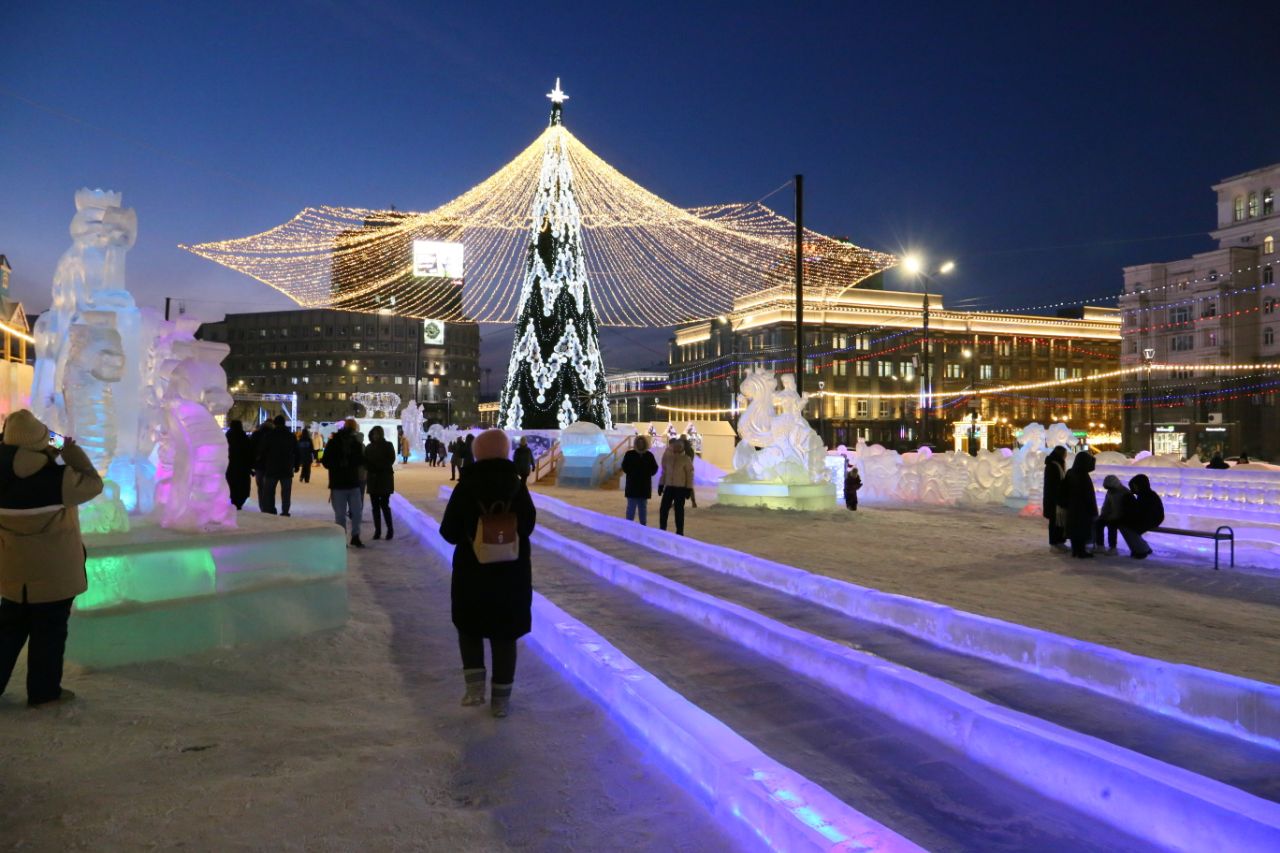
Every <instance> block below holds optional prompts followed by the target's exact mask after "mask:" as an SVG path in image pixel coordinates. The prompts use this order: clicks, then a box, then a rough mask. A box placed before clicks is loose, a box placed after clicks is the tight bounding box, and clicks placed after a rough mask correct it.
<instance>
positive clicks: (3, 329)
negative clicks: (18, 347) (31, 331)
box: [0, 323, 36, 344]
mask: <svg viewBox="0 0 1280 853" xmlns="http://www.w3.org/2000/svg"><path fill="white" fill-rule="evenodd" d="M0 334H8V335H13V336H14V337H15V338H17V339H18V340H21V341H26V342H27V343H29V344H34V343H35V342H36V339H35V338H33V337H32V336H31V335H28V334H27V333H26V332H24V331H22V330H21V329H16V328H14V327H13V326H10V325H9V324H8V323H0Z"/></svg>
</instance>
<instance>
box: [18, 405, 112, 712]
mask: <svg viewBox="0 0 1280 853" xmlns="http://www.w3.org/2000/svg"><path fill="white" fill-rule="evenodd" d="M59 455H61V456H62V462H63V464H62V465H59V464H58V462H57V457H58V456H59ZM101 493H102V478H101V477H99V476H98V472H97V471H95V470H94V469H93V463H91V462H90V461H89V457H88V456H86V455H85V452H84V451H83V450H81V449H80V448H79V447H78V446H76V443H75V441H74V440H73V439H70V438H68V439H67V440H66V443H65V445H64V446H63V448H62V450H61V451H59V450H56V449H54V448H53V447H50V445H49V429H48V427H46V426H45V425H44V424H42V423H41V422H40V421H39V419H38V418H36V416H35V415H33V414H31V412H29V411H27V410H26V409H19V410H18V411H16V412H14V413H13V414H11V415H9V417H8V419H7V420H6V421H5V423H4V441H3V444H0V692H3V690H4V689H5V687H7V686H8V684H9V676H11V675H12V674H13V667H14V665H15V664H16V663H17V661H18V654H19V653H20V652H21V651H22V647H23V646H24V645H25V646H27V704H28V705H31V706H33V707H34V706H39V705H46V704H49V703H52V702H59V701H66V700H69V699H73V698H74V697H75V694H73V693H72V692H71V691H70V690H63V689H62V656H63V652H64V651H65V649H66V644H67V620H68V619H69V618H70V616H71V602H72V601H73V600H74V599H75V597H76V596H77V595H79V594H80V593H82V592H84V591H85V589H87V588H88V585H89V584H88V578H87V576H86V575H85V550H84V543H83V541H82V540H81V538H80V516H79V513H78V512H77V510H76V507H77V506H78V505H80V504H83V503H87V502H89V501H91V500H93V499H94V498H95V497H97V496H98V495H99V494H101Z"/></svg>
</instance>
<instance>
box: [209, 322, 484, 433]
mask: <svg viewBox="0 0 1280 853" xmlns="http://www.w3.org/2000/svg"><path fill="white" fill-rule="evenodd" d="M200 337H201V338H202V339H204V340H209V341H220V342H222V343H225V344H227V345H228V346H230V347H231V354H230V355H228V356H227V359H226V361H224V362H223V367H224V368H225V369H226V371H227V381H228V382H229V384H230V385H231V388H232V391H233V393H234V392H235V391H237V390H243V391H249V392H255V393H282V394H288V393H292V392H297V394H298V412H299V414H298V417H299V418H300V419H301V420H303V421H305V422H307V423H310V422H311V421H322V422H323V421H334V420H338V419H341V418H344V417H347V416H349V415H353V414H355V415H359V416H364V415H365V414H366V413H365V412H364V411H363V410H361V409H359V408H358V407H357V406H356V405H355V404H354V403H352V402H351V395H352V394H354V393H357V392H377V391H389V392H392V393H394V394H397V395H399V397H400V399H401V400H402V401H403V402H408V401H409V400H412V399H414V396H415V395H414V382H415V377H417V381H418V388H419V393H418V395H417V399H418V400H419V402H421V403H423V404H424V411H425V413H426V422H427V423H442V422H444V421H445V419H446V417H448V418H449V419H450V420H451V421H452V422H454V423H457V424H460V425H468V426H469V425H471V424H474V423H477V422H478V414H479V413H478V411H477V403H478V400H479V391H480V367H479V359H480V331H479V327H478V326H476V324H475V323H439V322H438V321H423V320H418V319H415V318H412V317H399V316H394V315H391V314H366V313H362V312H356V311H330V310H322V309H316V310H295V311H267V312H260V313H254V314H228V315H227V317H226V319H224V320H222V321H221V322H218V323H205V324H204V325H203V326H201V327H200ZM237 416H240V417H247V418H250V419H252V417H253V416H252V414H250V413H248V412H246V411H243V410H242V411H240V412H237V411H236V410H234V409H233V410H232V413H231V417H237Z"/></svg>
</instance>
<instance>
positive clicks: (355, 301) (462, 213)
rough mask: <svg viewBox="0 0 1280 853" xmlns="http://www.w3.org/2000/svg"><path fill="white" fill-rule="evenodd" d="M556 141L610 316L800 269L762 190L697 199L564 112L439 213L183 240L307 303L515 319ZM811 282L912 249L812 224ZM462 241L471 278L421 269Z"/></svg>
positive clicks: (718, 298) (300, 218) (869, 269)
mask: <svg viewBox="0 0 1280 853" xmlns="http://www.w3.org/2000/svg"><path fill="white" fill-rule="evenodd" d="M548 147H555V148H557V149H559V150H562V151H563V152H564V153H565V156H566V158H567V162H568V164H569V168H570V169H571V170H572V172H573V175H574V180H575V201H576V204H577V206H578V209H579V210H580V213H581V224H582V242H583V247H584V253H583V260H584V262H585V264H586V274H587V276H588V277H589V278H590V279H591V280H592V282H593V297H594V299H595V309H596V314H597V318H598V321H599V322H600V323H602V324H604V325H610V326H644V327H649V326H672V325H676V324H679V323H684V322H689V321H691V320H695V319H701V318H705V317H709V316H715V315H717V314H720V313H723V312H724V311H726V310H729V309H730V308H731V307H732V303H733V299H734V298H735V297H738V296H744V295H747V294H750V293H755V292H758V291H761V290H765V289H768V288H770V287H777V286H780V285H785V284H789V283H790V282H792V281H793V279H794V270H795V256H794V251H795V234H794V226H793V225H792V223H791V222H789V221H788V220H787V219H785V218H784V217H782V216H779V215H778V214H776V213H774V212H773V211H770V210H769V209H768V208H766V207H764V206H763V205H761V204H758V203H751V204H722V205H715V206H711V207H701V208H694V209H691V210H685V209H681V208H678V207H675V206H674V205H671V204H669V203H668V202H666V201H664V200H662V199H661V198H659V197H658V196H656V195H654V194H653V193H651V192H649V191H648V190H646V189H644V188H643V187H641V186H639V185H638V184H636V183H635V182H633V181H631V180H630V179H628V178H626V177H625V176H623V175H622V174H621V173H619V172H618V171H617V170H616V169H614V168H613V167H612V166H610V165H609V164H608V163H606V162H605V161H604V160H602V159H600V158H599V157H598V156H596V155H595V154H594V153H593V152H592V151H591V150H590V149H588V148H587V147H586V146H585V145H583V144H582V143H581V142H579V141H578V139H577V138H576V137H575V136H574V135H573V134H572V133H570V132H569V131H568V130H567V129H566V128H565V127H564V126H563V124H560V123H555V124H552V125H551V126H550V127H548V128H547V129H546V130H545V131H543V133H542V134H541V135H540V136H539V137H538V138H537V139H536V140H534V141H533V143H532V144H531V145H529V146H528V147H527V148H525V149H524V150H523V151H522V152H520V153H519V154H518V155H517V156H516V157H515V159H513V160H512V161H511V162H509V163H508V164H507V165H506V166H504V167H503V168H501V169H499V170H498V171H497V172H496V173H494V174H493V175H492V176H490V177H489V178H488V179H486V180H485V181H483V182H481V183H480V184H478V185H476V186H475V187H473V188H472V189H470V190H468V191H467V192H465V193H463V194H462V195H460V196H458V197H457V198H455V199H454V200H452V201H450V202H447V203H446V204H443V205H441V206H440V207H438V208H436V209H435V210H432V211H428V212H425V213H408V212H403V211H386V210H371V209H364V208H351V207H310V208H307V209H305V210H303V211H302V212H300V213H299V214H297V215H296V216H295V217H294V218H293V219H291V220H289V221H288V222H286V223H283V224H281V225H278V226H276V227H275V228H271V229H269V230H267V231H264V232H262V233H260V234H255V235H251V236H248V237H240V238H236V239H231V240H220V241H212V242H206V243H200V244H196V245H183V246H182V248H184V249H186V250H187V251H190V252H192V253H194V254H197V255H200V256H201V257H204V258H208V259H209V260H212V261H215V262H217V263H220V264H222V265H224V266H227V267H229V268H231V269H234V270H237V271H239V272H242V273H244V274H245V275H249V276H252V277H253V278H256V279H258V280H259V281H262V282H263V283H265V284H267V285H270V286H271V287H274V288H276V289H277V290H279V291H281V292H283V293H285V294H286V295H288V296H289V297H290V298H292V299H293V300H294V301H295V302H297V303H298V304H299V305H303V306H306V307H324V308H336V309H343V310H353V311H365V312H377V311H380V310H387V309H389V310H392V311H394V312H395V313H396V314H400V315H405V316H416V317H432V318H435V319H441V320H447V321H448V320H463V319H466V320H474V321H478V322H498V323H501V322H512V321H514V320H515V318H516V316H517V314H518V309H519V306H518V300H519V298H520V290H519V288H517V287H515V286H514V283H515V282H517V281H519V280H520V279H521V274H522V271H523V262H524V260H525V258H526V254H525V252H526V249H527V240H526V237H527V235H528V234H529V231H530V229H531V227H532V222H531V219H530V211H531V210H532V209H533V206H534V197H535V195H536V194H537V192H538V191H539V182H540V180H541V179H542V161H543V154H544V152H545V151H546V150H547V149H548ZM805 233H806V236H805V241H806V243H805V245H806V250H805V254H806V264H805V274H806V280H807V284H808V286H809V287H810V288H812V289H814V291H815V292H825V291H826V290H830V291H832V292H834V291H836V290H843V289H844V288H846V287H848V286H850V285H854V284H857V283H858V282H860V281H862V280H863V279H865V278H867V277H868V276H870V275H873V274H874V273H877V272H879V271H881V270H883V269H886V268H888V267H891V266H893V265H895V264H896V263H897V262H898V259H897V258H896V257H894V256H893V255H889V254H885V253H882V252H875V251H871V250H869V249H863V248H860V247H858V246H854V245H852V244H849V243H846V242H844V241H841V240H835V239H832V238H830V237H826V236H824V235H822V234H818V233H816V232H813V231H806V232H805ZM420 239H421V240H439V241H450V242H461V243H462V244H463V245H464V246H465V247H466V257H467V269H466V276H465V284H463V285H462V286H461V288H459V287H458V286H457V285H456V284H455V283H453V282H449V281H444V280H440V279H423V278H414V277H413V275H412V264H411V247H412V244H413V241H414V240H420Z"/></svg>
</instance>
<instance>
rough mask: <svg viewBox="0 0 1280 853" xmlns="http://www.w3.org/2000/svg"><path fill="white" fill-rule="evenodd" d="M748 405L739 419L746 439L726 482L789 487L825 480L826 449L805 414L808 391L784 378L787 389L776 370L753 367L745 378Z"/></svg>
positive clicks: (744, 397)
mask: <svg viewBox="0 0 1280 853" xmlns="http://www.w3.org/2000/svg"><path fill="white" fill-rule="evenodd" d="M740 397H741V403H740V405H742V408H743V412H742V416H741V417H740V418H739V419H738V434H739V435H740V436H742V441H741V443H739V444H738V447H737V449H736V450H735V451H734V453H733V466H734V470H733V472H732V473H730V474H727V475H726V476H725V478H724V479H725V482H730V483H748V482H773V483H784V484H788V485H799V484H802V483H819V482H822V481H823V480H824V478H825V474H826V463H825V461H824V459H825V457H826V449H825V448H824V447H823V445H822V439H821V438H820V437H819V436H818V434H817V433H816V432H814V431H813V428H812V427H811V426H809V422H808V421H807V420H805V418H804V407H805V405H806V404H807V403H808V401H809V396H808V395H807V394H806V395H804V396H801V395H800V394H797V393H796V385H795V377H794V376H792V375H791V374H785V375H783V377H782V390H780V391H779V390H778V388H777V380H776V379H775V378H774V375H773V371H772V370H753V371H751V373H749V374H748V375H747V377H746V378H745V379H744V380H743V381H742V390H741V393H740Z"/></svg>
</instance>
